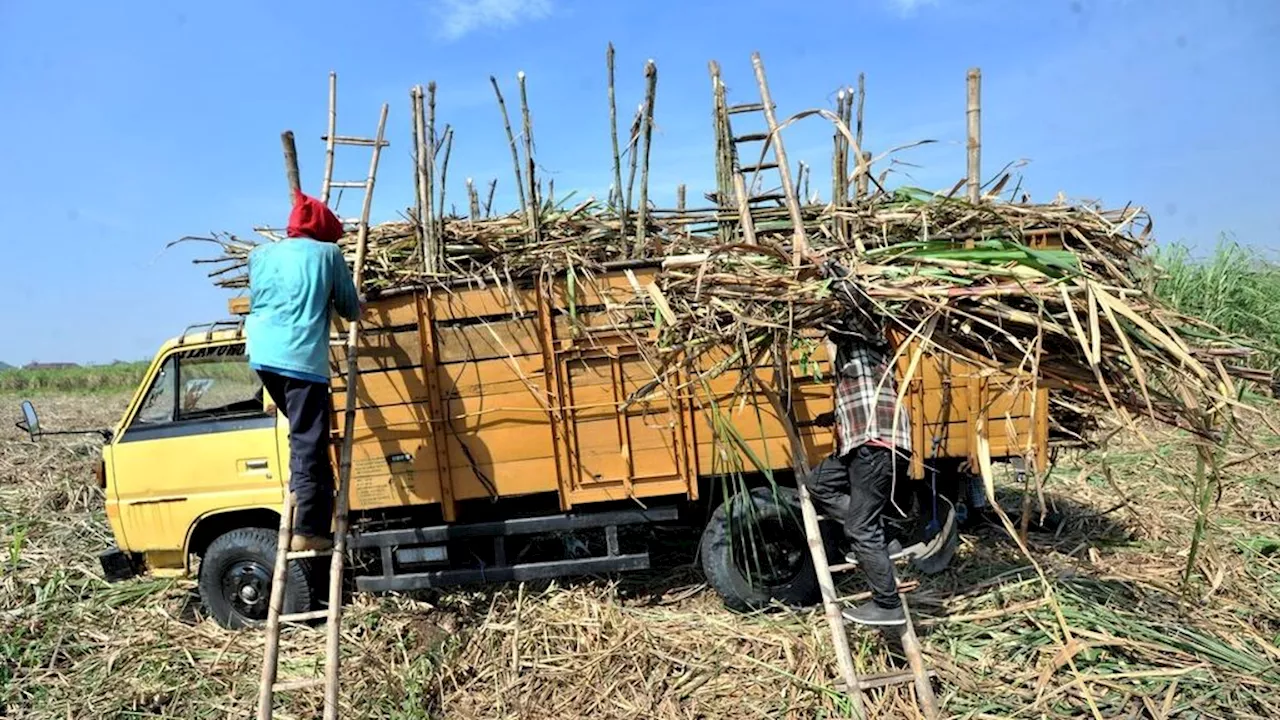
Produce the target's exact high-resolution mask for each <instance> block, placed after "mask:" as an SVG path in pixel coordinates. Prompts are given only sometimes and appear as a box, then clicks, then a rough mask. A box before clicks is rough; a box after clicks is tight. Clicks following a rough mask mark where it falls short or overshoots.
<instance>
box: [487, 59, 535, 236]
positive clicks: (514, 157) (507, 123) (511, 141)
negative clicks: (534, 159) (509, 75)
mask: <svg viewBox="0 0 1280 720" xmlns="http://www.w3.org/2000/svg"><path fill="white" fill-rule="evenodd" d="M489 82H490V83H491V84H492V85H493V94H494V95H496V96H497V97H498V109H500V110H502V125H503V127H504V128H506V130H507V144H508V145H510V146H511V165H512V167H513V168H515V172H516V195H517V196H519V198H520V212H525V211H527V210H528V208H529V205H528V202H527V201H526V200H525V197H524V176H523V174H522V173H521V172H520V150H519V148H518V147H517V145H516V136H515V133H513V132H511V116H510V115H508V114H507V103H506V101H504V100H503V99H502V89H501V88H499V87H498V78H496V77H494V76H492V75H490V76H489Z"/></svg>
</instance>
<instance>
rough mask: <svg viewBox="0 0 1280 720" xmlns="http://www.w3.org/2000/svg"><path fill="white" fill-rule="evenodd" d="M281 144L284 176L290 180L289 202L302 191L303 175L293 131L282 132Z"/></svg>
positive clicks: (291, 202)
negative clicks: (299, 168)
mask: <svg viewBox="0 0 1280 720" xmlns="http://www.w3.org/2000/svg"><path fill="white" fill-rule="evenodd" d="M280 145H281V146H282V147H283V149H284V176H285V178H286V179H287V180H288V181H289V204H290V205H292V204H293V201H294V198H296V197H297V195H298V193H300V192H302V175H301V173H299V172H298V146H297V145H296V144H295V143H294V141H293V131H292V130H285V131H284V132H282V133H280Z"/></svg>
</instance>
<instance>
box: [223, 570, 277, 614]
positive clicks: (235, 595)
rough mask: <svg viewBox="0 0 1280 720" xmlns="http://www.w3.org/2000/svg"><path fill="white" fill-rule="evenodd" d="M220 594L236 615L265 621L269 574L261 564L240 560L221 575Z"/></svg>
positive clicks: (269, 593)
mask: <svg viewBox="0 0 1280 720" xmlns="http://www.w3.org/2000/svg"><path fill="white" fill-rule="evenodd" d="M222 594H223V597H225V598H227V600H228V601H229V602H230V603H231V607H232V609H233V610H235V611H236V612H237V613H238V614H240V615H242V616H244V617H245V618H248V619H250V620H265V619H266V617H267V598H268V597H269V596H270V595H271V572H270V571H269V570H268V569H267V567H266V566H265V565H263V564H261V563H258V562H254V561H252V560H241V561H240V562H237V563H235V564H234V565H232V566H231V567H229V568H227V571H226V572H225V573H224V574H223V576H222Z"/></svg>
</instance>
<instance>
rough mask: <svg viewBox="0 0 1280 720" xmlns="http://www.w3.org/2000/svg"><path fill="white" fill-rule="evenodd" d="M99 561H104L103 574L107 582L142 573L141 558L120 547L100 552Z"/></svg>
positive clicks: (119, 580) (129, 577)
mask: <svg viewBox="0 0 1280 720" xmlns="http://www.w3.org/2000/svg"><path fill="white" fill-rule="evenodd" d="M98 562H100V563H102V576H103V577H104V578H106V580H107V582H113V583H114V582H121V581H122V580H129V579H131V578H135V577H137V576H139V575H141V574H142V562H141V560H140V558H139V557H138V556H137V555H134V554H133V553H127V552H125V551H123V550H121V549H119V548H111V549H110V550H107V551H105V552H102V553H100V554H99V555H98Z"/></svg>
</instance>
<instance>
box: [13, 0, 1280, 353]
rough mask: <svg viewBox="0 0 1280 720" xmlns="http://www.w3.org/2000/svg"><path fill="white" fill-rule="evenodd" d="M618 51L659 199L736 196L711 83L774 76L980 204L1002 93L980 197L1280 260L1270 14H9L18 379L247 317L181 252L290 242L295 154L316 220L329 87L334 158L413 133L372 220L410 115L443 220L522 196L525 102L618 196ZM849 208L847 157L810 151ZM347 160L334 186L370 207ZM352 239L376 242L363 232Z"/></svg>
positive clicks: (802, 130) (1097, 4) (925, 6)
mask: <svg viewBox="0 0 1280 720" xmlns="http://www.w3.org/2000/svg"><path fill="white" fill-rule="evenodd" d="M610 40H612V41H613V42H614V43H615V45H616V46H617V48H618V57H617V63H618V95H619V106H620V115H621V116H622V117H623V118H624V122H625V120H626V119H628V118H629V117H630V114H631V112H632V111H633V109H634V108H635V106H636V105H638V104H639V102H640V101H641V95H642V92H643V67H644V62H645V60H646V59H649V58H652V59H654V60H655V61H656V62H657V64H658V69H659V80H658V97H657V103H656V115H657V133H656V138H655V140H654V150H653V159H652V163H653V167H654V170H653V178H652V184H653V191H652V192H653V195H654V197H655V199H656V200H657V201H658V202H659V203H660V204H665V203H668V202H670V201H671V198H672V197H673V194H674V188H675V186H676V185H677V184H678V183H679V182H682V181H683V182H687V183H688V184H689V186H690V197H691V198H700V197H701V193H702V191H704V190H708V189H710V187H711V185H712V177H713V166H712V162H711V135H710V128H711V125H710V83H709V81H708V76H707V69H706V67H707V61H708V60H712V59H715V60H718V61H719V62H720V63H721V65H722V66H723V67H724V70H725V75H726V81H727V83H728V85H729V92H730V98H731V100H732V101H739V102H741V101H749V100H752V99H753V98H754V95H755V87H754V82H753V81H752V75H751V61H750V55H751V52H752V51H756V50H758V51H760V52H761V53H762V54H763V57H764V60H765V63H766V67H767V70H768V73H769V79H770V84H771V86H772V89H773V91H774V96H775V99H776V100H777V102H778V104H779V106H780V112H781V113H783V114H791V113H794V112H798V111H800V110H803V109H807V108H811V107H817V106H830V105H831V104H832V103H833V102H834V92H835V90H836V89H837V88H838V87H840V86H841V85H844V84H847V83H852V82H854V81H855V80H856V77H857V74H858V72H859V71H863V72H866V74H867V88H868V97H867V106H866V107H867V110H866V118H867V131H866V132H867V135H866V138H867V141H866V142H867V146H868V147H869V148H870V149H872V150H884V149H886V148H888V147H892V146H895V145H898V144H902V143H907V142H911V141H914V140H921V139H934V140H937V141H939V142H938V144H936V145H931V146H928V147H925V148H921V149H918V150H914V151H910V152H907V153H904V154H903V155H901V159H902V160H903V161H904V162H905V163H910V165H907V164H903V165H900V166H898V170H899V171H900V172H901V173H903V175H902V176H901V177H900V179H899V181H900V182H910V183H913V184H918V185H922V186H925V187H930V188H937V187H943V186H948V187H949V186H950V185H951V184H952V183H954V182H955V181H956V180H957V179H959V178H961V177H962V176H963V175H964V149H963V140H964V128H965V120H964V106H965V84H964V77H965V71H966V69H967V68H969V67H970V66H975V65H976V66H980V67H981V68H982V70H983V139H984V152H983V167H984V172H985V173H987V174H990V173H994V172H995V171H996V170H998V169H999V168H1000V167H1001V166H1003V165H1004V164H1005V163H1006V162H1010V161H1016V160H1020V159H1026V160H1028V161H1030V164H1029V165H1028V166H1026V167H1025V168H1024V169H1023V173H1024V175H1025V180H1024V187H1026V188H1027V189H1029V190H1030V191H1031V193H1032V197H1033V198H1039V199H1049V198H1051V197H1052V196H1053V195H1054V194H1056V193H1057V192H1058V191H1062V192H1064V193H1066V194H1067V195H1068V196H1070V197H1075V198H1096V199H1100V200H1102V201H1104V202H1106V203H1108V204H1124V203H1127V202H1130V201H1132V202H1135V203H1139V204H1143V205H1146V206H1148V207H1149V208H1150V209H1151V211H1152V213H1153V214H1154V216H1155V219H1156V223H1155V227H1156V231H1157V234H1158V236H1159V237H1160V238H1161V240H1162V241H1163V242H1174V241H1184V242H1188V243H1191V244H1194V245H1197V246H1200V247H1209V246H1211V245H1212V244H1213V242H1215V240H1216V238H1217V237H1218V236H1219V235H1220V234H1222V233H1233V234H1234V235H1236V236H1237V237H1238V238H1239V239H1240V240H1241V241H1244V242H1248V243H1251V244H1254V245H1258V246H1261V247H1265V248H1268V249H1273V248H1277V247H1280V203H1277V202H1276V201H1275V200H1274V197H1273V195H1274V192H1275V190H1276V189H1277V188H1280V164H1277V162H1276V159H1277V157H1278V156H1280V155H1278V153H1277V150H1280V141H1278V140H1277V136H1276V133H1277V128H1280V82H1277V80H1276V78H1277V77H1278V76H1280V49H1277V48H1280V3H1276V2H1272V1H1271V0H1234V1H1232V0H1208V1H1204V2H1198V1H1192V0H1187V1H1185V2H1176V1H1174V0H1169V1H1167V2H1159V1H1156V0H1149V1H1139V0H1075V1H1074V2H1073V1H1071V0H1045V1H1044V2H1030V1H1028V0H845V1H844V2H834V1H828V0H813V1H811V2H793V3H778V2H776V1H771V2H766V1H764V0H739V1H738V2H719V1H717V2H710V1H708V2H703V3H694V2H683V3H676V2H669V1H667V0H648V1H647V2H620V1H614V2H608V1H605V0H596V1H594V2H588V1H585V0H470V1H468V0H426V1H419V2H412V1H406V2H394V3H392V2H364V3H357V2H334V1H330V0H326V1H323V2H315V1H313V2H305V3H304V2H272V3H263V2H251V1H248V0H226V1H224V2H219V3H173V2H142V1H139V2H122V3H89V2H81V3H68V2H55V1H53V0H44V1H41V2H36V1H34V0H5V2H3V3H0V98H3V104H4V109H3V111H2V112H0V158H3V166H4V168H5V172H4V173H2V174H0V217H3V218H4V219H5V221H6V230H5V237H4V239H3V240H0V246H3V248H4V253H3V255H2V256H0V288H3V290H4V293H5V297H6V298H7V300H8V303H7V305H6V306H7V309H6V311H5V312H4V313H3V315H4V318H5V319H6V321H7V322H6V323H5V326H6V327H5V332H4V333H3V334H0V360H5V361H8V362H10V363H24V362H28V361H31V360H42V361H57V360H72V361H79V362H85V361H110V360H112V359H114V358H124V359H136V358H143V357H148V356H149V355H150V354H151V353H152V352H153V351H154V349H155V348H156V346H157V345H158V344H159V343H160V342H161V341H162V340H163V339H165V338H166V337H169V336H172V335H174V334H176V333H177V332H179V331H181V330H182V328H183V327H184V326H186V325H188V324H190V323H194V322H198V321H204V320H213V319H217V318H220V317H223V316H225V314H226V310H225V300H226V298H227V293H226V292H224V291H218V290H215V289H214V288H212V286H211V285H210V283H209V282H208V281H207V280H206V279H205V277H204V274H203V271H202V270H201V269H200V268H199V267H197V266H193V265H191V264H190V260H191V259H192V258H194V257H197V256H199V255H200V254H201V252H200V249H199V248H197V247H179V248H176V249H173V250H168V251H165V250H164V246H165V244H166V243H168V242H169V241H171V240H173V239H176V238H178V237H180V236H182V235H187V234H206V233H208V232H210V231H213V230H228V231H232V232H236V233H238V234H243V235H249V234H250V228H251V227H252V226H254V225H260V224H279V223H281V222H282V221H283V219H284V217H285V216H286V214H287V211H288V207H287V197H286V186H285V180H284V177H283V171H282V163H281V159H280V150H279V147H280V146H279V133H280V131H281V130H284V129H286V128H288V129H292V130H294V131H295V132H296V133H297V135H298V141H299V150H300V159H301V165H302V173H303V184H304V188H306V189H309V190H311V191H316V190H318V185H319V182H320V176H321V172H322V162H323V144H322V143H321V142H320V140H319V137H320V135H321V133H322V131H323V127H324V123H325V104H326V83H327V75H328V72H329V71H330V70H336V71H337V72H338V77H339V93H338V95H339V113H338V124H339V131H340V132H342V133H351V134H362V135H368V134H372V132H373V129H374V126H375V124H376V121H377V113H378V107H379V105H380V104H381V103H383V102H389V103H391V115H390V120H389V137H390V140H391V142H392V146H391V148H390V149H389V150H388V153H387V154H386V156H385V160H384V164H383V166H382V169H381V171H380V173H379V185H378V192H377V201H376V202H375V207H374V211H375V215H376V219H380V220H386V219H392V218H394V217H395V216H396V214H397V213H398V212H399V210H400V209H401V208H403V207H405V206H407V205H409V204H411V203H412V197H411V196H412V174H411V171H410V161H409V154H408V146H409V142H408V135H409V106H408V92H409V88H410V86H412V85H413V84H415V83H423V84H425V83H426V82H427V81H429V80H435V81H436V82H437V83H438V84H439V100H438V108H439V109H438V113H439V117H440V119H441V124H443V123H444V122H449V123H452V124H453V125H454V127H455V128H456V137H455V143H454V152H453V156H452V159H451V161H450V170H449V175H450V183H449V188H448V193H449V195H450V196H452V198H453V200H454V201H455V202H458V204H459V206H460V207H465V199H464V198H465V195H464V192H463V181H464V179H465V178H466V177H468V176H471V177H474V178H475V179H476V182H477V184H478V185H482V186H483V184H486V183H487V182H488V181H489V180H490V179H491V178H495V177H496V178H498V180H499V184H498V196H497V202H496V203H495V205H496V206H498V207H500V208H502V209H509V208H510V207H511V206H512V202H513V199H512V196H511V195H510V191H511V189H512V182H511V179H510V177H511V169H510V157H509V155H508V150H507V147H506V144H505V137H504V135H503V131H502V125H501V118H500V116H499V114H498V111H497V108H496V105H495V103H494V102H493V98H492V94H491V90H490V89H489V87H488V76H489V75H490V74H494V75H496V76H497V77H498V78H499V80H500V81H501V82H502V83H503V85H504V90H505V91H506V92H507V94H508V97H509V98H511V97H514V94H515V76H516V73H517V72H518V71H521V70H523V71H525V72H526V73H527V74H528V82H529V94H530V100H531V104H532V106H533V113H534V135H535V138H536V141H537V145H538V152H537V158H538V161H539V164H540V172H541V173H542V176H543V177H544V178H555V183H556V188H557V194H558V195H563V194H564V193H565V192H566V191H568V190H569V189H571V188H578V189H579V190H580V191H581V192H582V193H583V194H584V195H585V194H592V193H594V194H597V195H600V196H602V195H603V193H604V192H605V191H606V190H607V188H608V185H609V181H610V176H611V169H610V168H611V161H610V154H609V144H608V142H609V141H608V106H607V100H606V94H605V91H606V84H605V65H604V52H605V46H606V43H607V42H609V41H610ZM786 140H787V144H788V149H789V150H790V152H791V154H792V155H793V156H794V157H793V160H794V159H803V158H805V157H808V158H809V159H810V160H811V162H812V163H813V164H814V165H815V166H816V168H817V171H816V172H815V176H814V178H815V183H814V184H815V188H822V189H825V188H826V187H827V186H828V185H829V182H830V180H829V178H828V175H829V172H828V171H825V169H826V168H828V167H829V164H828V163H829V159H828V154H829V151H830V130H829V127H824V126H823V125H822V121H821V120H810V121H805V123H802V124H801V125H799V126H797V127H796V128H795V129H794V130H791V131H788V135H787V136H786ZM366 164H367V155H366V154H365V153H363V152H361V151H360V150H358V149H348V150H347V152H346V153H345V154H342V155H341V156H340V158H339V163H338V173H337V175H339V176H340V178H347V179H357V178H360V177H362V174H363V171H364V169H365V167H366ZM343 210H344V212H343V214H344V215H351V214H355V211H356V206H355V202H348V203H346V206H345V207H344V208H343Z"/></svg>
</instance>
